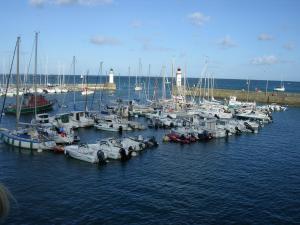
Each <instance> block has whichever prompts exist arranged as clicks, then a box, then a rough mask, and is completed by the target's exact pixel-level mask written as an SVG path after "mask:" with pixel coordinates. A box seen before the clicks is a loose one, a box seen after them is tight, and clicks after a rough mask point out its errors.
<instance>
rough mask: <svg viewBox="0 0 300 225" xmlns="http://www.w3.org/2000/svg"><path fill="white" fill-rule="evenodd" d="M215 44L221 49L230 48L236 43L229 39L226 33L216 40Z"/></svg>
mask: <svg viewBox="0 0 300 225" xmlns="http://www.w3.org/2000/svg"><path fill="white" fill-rule="evenodd" d="M217 44H218V45H219V46H220V47H221V48H223V49H227V48H232V47H236V46H237V44H236V43H235V42H234V41H233V40H232V39H231V37H230V36H229V35H226V36H225V37H223V38H221V39H220V40H219V41H218V42H217Z"/></svg>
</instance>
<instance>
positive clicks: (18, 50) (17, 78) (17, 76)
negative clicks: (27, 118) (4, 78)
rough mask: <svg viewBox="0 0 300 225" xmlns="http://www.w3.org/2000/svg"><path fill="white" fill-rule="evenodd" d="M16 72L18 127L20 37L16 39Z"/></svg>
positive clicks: (18, 116)
mask: <svg viewBox="0 0 300 225" xmlns="http://www.w3.org/2000/svg"><path fill="white" fill-rule="evenodd" d="M17 43H18V44H17V73H16V88H17V93H16V109H17V111H16V129H18V126H19V119H20V109H21V108H20V107H19V105H20V101H19V85H20V74H19V73H20V71H19V65H20V61H19V60H20V37H18V39H17Z"/></svg>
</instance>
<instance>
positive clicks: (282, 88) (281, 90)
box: [274, 80, 285, 92]
mask: <svg viewBox="0 0 300 225" xmlns="http://www.w3.org/2000/svg"><path fill="white" fill-rule="evenodd" d="M274 91H280V92H284V91H285V87H284V83H283V82H282V80H281V82H280V86H279V87H275V88H274Z"/></svg>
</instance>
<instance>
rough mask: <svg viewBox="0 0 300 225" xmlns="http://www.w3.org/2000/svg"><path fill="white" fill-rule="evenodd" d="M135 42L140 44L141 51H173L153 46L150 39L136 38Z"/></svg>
mask: <svg viewBox="0 0 300 225" xmlns="http://www.w3.org/2000/svg"><path fill="white" fill-rule="evenodd" d="M137 40H138V41H139V42H141V43H142V50H143V51H156V52H169V51H173V49H172V48H168V47H164V46H157V45H155V44H153V40H152V39H151V38H147V37H143V38H137Z"/></svg>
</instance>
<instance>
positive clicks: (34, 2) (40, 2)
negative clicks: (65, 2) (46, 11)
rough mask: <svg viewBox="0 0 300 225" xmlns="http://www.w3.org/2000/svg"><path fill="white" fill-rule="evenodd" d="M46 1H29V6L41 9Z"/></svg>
mask: <svg viewBox="0 0 300 225" xmlns="http://www.w3.org/2000/svg"><path fill="white" fill-rule="evenodd" d="M45 3H46V0H29V4H30V5H32V6H34V7H43V6H44V4H45Z"/></svg>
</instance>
